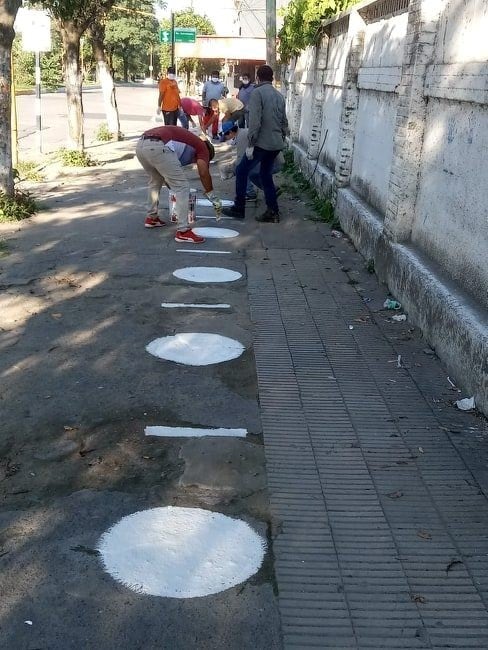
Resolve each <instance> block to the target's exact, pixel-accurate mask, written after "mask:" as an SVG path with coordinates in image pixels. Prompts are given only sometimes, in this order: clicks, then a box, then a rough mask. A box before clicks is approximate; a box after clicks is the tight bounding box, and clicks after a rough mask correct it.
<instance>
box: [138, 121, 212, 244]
mask: <svg viewBox="0 0 488 650" xmlns="http://www.w3.org/2000/svg"><path fill="white" fill-rule="evenodd" d="M214 153H215V152H214V148H213V146H212V144H211V143H210V142H208V140H206V139H205V140H201V139H200V138H199V137H198V136H196V135H195V134H194V133H190V132H189V131H187V130H186V129H183V128H182V127H181V126H157V127H155V128H152V129H149V130H148V131H145V132H144V133H143V134H142V136H141V138H140V139H139V141H138V143H137V147H136V156H137V159H138V160H139V162H140V163H141V165H142V167H143V168H144V170H145V171H146V173H147V175H148V176H149V187H148V190H149V191H148V198H149V212H148V215H147V217H146V220H145V223H144V226H145V227H146V228H158V227H161V226H164V225H166V224H165V223H164V221H162V220H161V219H160V218H159V216H158V209H159V194H160V191H161V187H162V186H163V185H166V186H167V187H168V188H169V191H170V192H171V193H172V194H174V195H175V197H176V206H175V210H176V215H177V217H178V223H180V224H182V223H184V222H186V224H187V225H186V226H183V227H179V228H178V230H177V231H176V235H175V240H176V241H178V242H190V243H193V244H201V243H202V242H204V241H205V239H204V238H203V237H200V236H199V235H197V234H196V233H195V232H193V230H192V229H191V225H190V223H189V222H188V199H189V195H190V183H189V181H188V179H187V177H186V174H185V171H184V169H183V167H185V166H186V165H191V164H192V163H196V165H197V170H198V174H199V176H200V181H201V183H202V186H203V189H204V191H205V196H206V197H207V198H208V199H209V201H211V203H212V205H213V207H214V210H215V214H216V216H217V217H220V214H221V212H222V202H221V200H220V199H219V198H218V196H217V195H216V194H215V193H214V191H213V184H212V177H211V176H210V170H209V163H210V160H211V159H212V158H213V157H214Z"/></svg>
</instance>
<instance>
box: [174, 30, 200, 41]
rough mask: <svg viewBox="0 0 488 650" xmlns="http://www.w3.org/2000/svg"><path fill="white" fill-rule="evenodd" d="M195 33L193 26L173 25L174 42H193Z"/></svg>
mask: <svg viewBox="0 0 488 650" xmlns="http://www.w3.org/2000/svg"><path fill="white" fill-rule="evenodd" d="M196 35H197V30H196V29H195V27H175V43H194V42H195V40H196Z"/></svg>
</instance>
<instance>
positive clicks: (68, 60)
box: [59, 21, 85, 151]
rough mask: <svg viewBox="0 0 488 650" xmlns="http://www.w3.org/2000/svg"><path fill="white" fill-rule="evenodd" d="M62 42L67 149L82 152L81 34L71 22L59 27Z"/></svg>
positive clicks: (63, 23) (65, 22)
mask: <svg viewBox="0 0 488 650" xmlns="http://www.w3.org/2000/svg"><path fill="white" fill-rule="evenodd" d="M59 27H60V31H61V38H62V40H63V75H64V85H65V88H66V100H67V103H68V149H77V150H79V151H83V148H84V144H85V143H84V134H83V98H82V79H81V69H80V38H81V34H82V32H81V31H80V30H79V29H78V28H76V27H75V26H74V24H73V23H72V22H71V21H63V22H62V23H60V25H59Z"/></svg>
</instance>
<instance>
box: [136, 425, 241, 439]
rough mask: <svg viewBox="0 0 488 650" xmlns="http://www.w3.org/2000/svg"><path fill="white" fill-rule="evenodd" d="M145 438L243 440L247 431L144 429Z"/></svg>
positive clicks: (171, 428)
mask: <svg viewBox="0 0 488 650" xmlns="http://www.w3.org/2000/svg"><path fill="white" fill-rule="evenodd" d="M144 433H145V435H146V436H160V437H161V438H203V437H205V436H221V437H231V438H245V437H246V436H247V429H222V428H220V429H199V428H197V427H162V426H154V427H146V428H145V429H144Z"/></svg>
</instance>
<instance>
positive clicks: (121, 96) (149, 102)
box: [17, 85, 157, 160]
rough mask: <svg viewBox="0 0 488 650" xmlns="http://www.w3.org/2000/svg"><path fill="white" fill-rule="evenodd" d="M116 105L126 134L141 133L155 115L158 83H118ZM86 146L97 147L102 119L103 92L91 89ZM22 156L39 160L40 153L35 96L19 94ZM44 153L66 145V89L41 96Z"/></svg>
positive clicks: (86, 106)
mask: <svg viewBox="0 0 488 650" xmlns="http://www.w3.org/2000/svg"><path fill="white" fill-rule="evenodd" d="M116 94H117V104H118V107H119V113H120V126H121V130H122V133H124V134H125V135H134V134H136V133H140V132H141V131H143V130H144V129H145V128H148V126H150V124H151V122H150V120H151V117H152V116H153V115H154V114H155V108H156V102H157V89H156V87H155V86H153V87H148V86H142V85H140V86H138V85H133V86H117V90H116ZM83 108H84V117H85V119H84V131H85V145H86V148H87V149H88V150H89V149H90V148H93V147H94V146H97V143H96V140H95V134H96V132H97V130H98V128H99V126H100V124H102V123H103V122H105V112H104V108H103V99H102V91H101V89H100V88H89V89H86V90H84V91H83ZM17 113H18V124H19V156H20V159H21V160H23V159H27V158H28V159H36V158H39V156H40V153H39V149H38V141H37V135H36V115H35V97H34V95H19V96H18V97H17ZM41 123H42V153H44V154H45V153H51V152H53V151H56V150H57V149H60V148H61V147H63V146H65V145H66V139H67V130H68V120H67V104H66V95H65V93H64V92H55V93H45V94H42V96H41Z"/></svg>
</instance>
